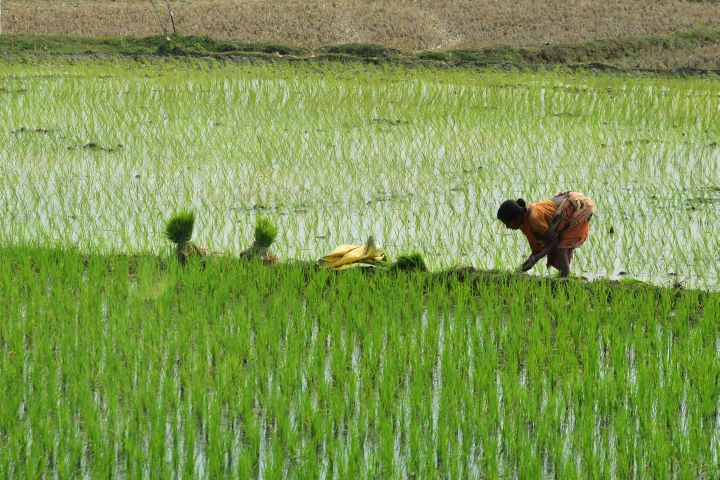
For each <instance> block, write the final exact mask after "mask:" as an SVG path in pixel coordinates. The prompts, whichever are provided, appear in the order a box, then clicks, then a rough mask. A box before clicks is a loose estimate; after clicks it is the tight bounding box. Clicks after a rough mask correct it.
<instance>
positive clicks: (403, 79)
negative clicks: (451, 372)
mask: <svg viewBox="0 0 720 480" xmlns="http://www.w3.org/2000/svg"><path fill="white" fill-rule="evenodd" d="M0 91H2V92H3V93H2V94H0V95H2V102H0V115H2V118H3V122H2V124H0V135H2V136H3V137H4V141H3V144H2V147H0V202H2V205H3V209H4V213H3V215H2V218H0V225H1V226H2V229H1V231H2V236H3V241H4V242H6V243H12V244H18V243H20V244H22V243H24V242H28V241H30V242H40V243H53V244H60V245H72V246H76V247H78V248H81V249H84V250H86V251H124V252H135V253H137V252H163V251H165V248H166V245H165V243H164V240H163V238H162V235H161V234H160V232H161V230H162V225H163V222H164V221H165V219H166V218H167V217H168V216H169V215H170V213H171V212H172V211H173V210H175V209H177V208H192V209H194V210H195V211H196V212H197V217H198V228H197V232H196V238H197V239H198V240H199V241H200V243H202V244H204V245H207V246H209V247H210V248H212V249H214V250H220V251H226V252H228V253H229V254H232V253H237V252H239V251H240V250H242V248H244V245H245V244H246V243H247V242H248V239H250V238H251V235H252V227H253V225H254V219H255V217H256V216H257V215H258V214H263V215H266V216H269V217H270V218H271V220H273V221H275V222H276V223H277V224H278V225H279V230H280V235H281V236H280V238H279V241H278V243H277V245H276V250H277V251H278V253H279V254H280V256H281V257H282V258H285V259H289V258H296V259H303V260H309V259H313V258H317V257H319V256H321V255H322V254H324V253H327V252H329V251H330V250H332V249H333V248H334V247H335V246H336V245H339V244H342V243H360V242H362V241H364V239H365V238H367V236H368V235H371V234H372V235H374V236H375V237H376V238H377V239H378V242H379V243H380V244H381V245H384V246H385V247H386V249H387V250H388V251H389V253H390V254H391V255H392V254H395V255H397V254H398V253H401V252H402V251H407V250H418V251H420V252H421V253H422V254H424V256H425V257H426V261H427V262H428V263H429V265H430V266H431V267H432V268H435V269H438V268H443V267H448V266H452V265H457V264H465V265H473V266H476V267H478V268H483V269H484V268H499V269H508V268H516V267H517V266H519V265H520V263H522V260H523V259H524V256H526V253H527V251H528V248H527V245H526V241H525V240H524V238H522V235H520V234H519V233H518V232H509V231H506V230H505V229H504V228H503V227H502V225H501V224H500V223H499V222H497V221H496V220H495V212H496V210H497V206H498V205H499V204H500V203H501V202H502V201H503V200H505V199H507V198H518V197H523V198H525V199H527V200H529V201H536V200H542V199H546V198H549V197H550V196H552V195H554V194H556V193H557V192H558V191H560V190H565V189H573V190H578V191H581V192H583V193H585V194H587V195H589V196H590V197H591V198H593V199H594V200H595V201H596V203H597V205H598V209H599V211H598V214H597V215H596V216H595V218H594V219H593V221H594V223H593V226H592V230H591V234H590V238H589V240H588V242H587V243H586V245H584V246H583V247H582V249H581V250H579V251H578V252H577V255H576V263H575V265H573V271H574V273H576V274H578V275H584V276H586V277H589V278H598V277H605V278H620V277H621V276H624V275H629V276H632V277H635V278H641V279H647V280H651V281H653V282H655V283H657V284H663V285H673V284H678V283H679V284H682V285H685V286H691V287H701V288H717V286H718V265H720V262H719V261H718V260H719V259H718V255H719V254H718V252H720V245H719V244H718V238H720V236H719V235H717V232H716V230H717V225H718V220H720V171H719V170H720V137H719V135H720V133H719V132H720V82H718V81H717V80H716V79H712V78H691V79H681V78H658V77H630V76H622V75H596V74H593V75H590V74H584V73H574V74H571V73H527V72H525V73H498V72H478V71H470V70H467V71H464V70H423V69H412V70H405V69H399V68H392V67H377V66H351V67H348V66H314V67H313V66H307V65H306V66H297V65H275V66H270V65H260V66H253V65H220V64H212V63H207V62H198V63H188V62H183V63H179V62H159V63H130V62H117V63H99V64H98V63H97V62H95V63H83V62H79V63H78V62H76V63H62V64H42V63H41V64H32V65H16V64H9V65H4V66H3V69H2V73H1V74H0ZM535 273H537V274H540V275H543V274H545V273H544V267H542V266H541V265H538V266H537V267H536V268H535Z"/></svg>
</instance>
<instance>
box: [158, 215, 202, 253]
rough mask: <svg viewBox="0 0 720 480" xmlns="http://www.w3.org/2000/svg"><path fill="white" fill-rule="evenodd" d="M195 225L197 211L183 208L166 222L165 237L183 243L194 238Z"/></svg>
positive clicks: (176, 242) (177, 243)
mask: <svg viewBox="0 0 720 480" xmlns="http://www.w3.org/2000/svg"><path fill="white" fill-rule="evenodd" d="M194 227H195V213H194V212H192V211H190V210H181V211H179V212H176V213H174V214H173V215H172V217H170V220H168V222H167V224H165V232H164V234H165V238H167V239H168V240H170V241H171V242H173V243H175V244H176V245H183V244H186V243H188V242H190V240H192V233H193V228H194Z"/></svg>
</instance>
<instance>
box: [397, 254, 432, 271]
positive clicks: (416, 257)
mask: <svg viewBox="0 0 720 480" xmlns="http://www.w3.org/2000/svg"><path fill="white" fill-rule="evenodd" d="M391 268H393V269H397V270H403V271H416V272H426V271H427V266H426V265H425V261H424V260H423V258H422V254H420V253H419V252H411V253H405V254H401V255H398V257H397V260H395V263H393V264H392V267H391Z"/></svg>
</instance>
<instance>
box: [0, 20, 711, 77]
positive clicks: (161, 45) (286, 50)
mask: <svg viewBox="0 0 720 480" xmlns="http://www.w3.org/2000/svg"><path fill="white" fill-rule="evenodd" d="M715 44H720V27H707V28H700V29H695V30H689V31H683V32H676V33H672V34H669V35H647V36H637V37H623V38H609V39H597V40H591V41H587V42H580V43H561V44H552V45H542V46H537V47H515V46H494V47H490V48H485V49H482V50H448V51H428V52H421V53H403V52H400V51H398V50H395V49H391V48H387V47H383V46H380V45H372V44H344V45H334V46H327V47H323V48H320V49H316V50H311V49H308V48H303V47H297V46H288V45H280V44H275V43H265V42H256V43H240V42H233V41H231V40H216V39H213V38H210V37H198V36H177V37H174V38H173V39H172V40H171V41H170V42H169V43H167V42H166V41H165V39H164V38H163V37H162V36H152V37H144V38H135V37H105V38H96V37H79V36H27V35H5V36H0V52H4V53H15V54H25V53H31V54H33V53H35V54H36V53H48V54H62V55H130V56H136V55H163V56H165V55H169V56H212V57H216V58H231V59H235V58H236V57H243V58H250V59H259V60H263V59H264V60H316V61H317V60H335V61H362V62H375V63H403V64H424V65H438V66H480V67H486V66H504V67H517V68H532V67H538V66H554V65H571V66H577V65H585V66H591V67H596V68H598V67H599V68H602V67H609V66H608V65H607V63H609V62H612V61H613V60H619V59H633V58H637V57H639V56H641V55H642V54H643V53H645V52H648V51H649V50H651V49H657V48H661V49H665V50H667V51H668V52H671V51H679V50H683V49H688V48H693V47H699V46H708V45H715Z"/></svg>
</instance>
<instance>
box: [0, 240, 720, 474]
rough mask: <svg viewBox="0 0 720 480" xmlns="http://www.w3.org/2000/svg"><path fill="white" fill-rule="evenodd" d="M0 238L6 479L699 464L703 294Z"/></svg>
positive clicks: (712, 374)
mask: <svg viewBox="0 0 720 480" xmlns="http://www.w3.org/2000/svg"><path fill="white" fill-rule="evenodd" d="M192 260H193V259H191V261H190V263H189V264H188V265H187V266H186V267H184V268H181V267H179V266H178V264H177V262H175V261H174V259H173V258H172V257H170V256H168V257H165V260H162V259H158V258H157V257H152V256H141V257H127V256H123V255H119V256H96V255H91V256H84V255H80V254H78V253H74V252H73V251H59V250H49V249H37V248H12V249H7V248H4V249H2V250H0V318H2V319H3V321H2V322H0V397H1V398H2V402H0V471H2V472H3V477H4V478H41V477H42V476H47V477H52V476H57V477H58V478H78V477H88V478H99V477H104V478H107V477H124V478H138V477H142V476H145V475H150V476H153V477H156V476H157V477H161V478H169V477H175V476H178V475H180V476H183V477H185V478H187V477H204V478H223V477H239V478H247V477H262V478H280V477H289V478H317V477H319V476H326V477H334V478H370V477H373V478H402V477H405V478H406V477H416V478H432V477H439V478H497V477H514V476H517V477H518V478H541V477H545V478H590V477H592V478H670V477H678V478H717V475H718V474H720V470H719V469H718V459H717V453H718V449H719V448H720V443H718V442H719V440H720V434H719V433H718V432H719V431H720V430H719V428H720V427H719V423H718V404H719V399H718V389H717V380H718V376H719V375H720V357H719V355H718V348H719V345H720V343H719V340H718V338H720V326H719V324H718V322H717V319H718V318H719V316H720V295H718V294H715V293H702V292H698V291H687V290H685V291H683V290H670V289H657V288H655V287H649V286H644V285H638V284H636V285H631V286H625V287H623V286H619V285H612V284H610V283H607V282H595V283H592V284H586V283H582V282H579V281H562V280H547V279H537V278H533V277H532V276H525V275H503V274H496V275H490V274H482V273H474V274H473V273H466V275H464V276H463V279H462V281H459V280H458V279H457V278H456V275H451V274H437V273H436V274H428V273H414V274H406V273H403V272H378V273H375V274H370V275H368V274H363V273H360V272H353V271H350V272H343V273H342V274H338V273H335V272H331V271H325V270H316V269H314V268H313V267H312V266H309V265H306V264H296V265H277V266H273V267H266V266H264V265H263V264H262V263H260V262H243V261H239V260H235V259H228V258H219V257H214V258H209V259H208V260H207V261H206V262H205V264H204V267H201V266H200V264H199V263H193V262H192Z"/></svg>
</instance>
